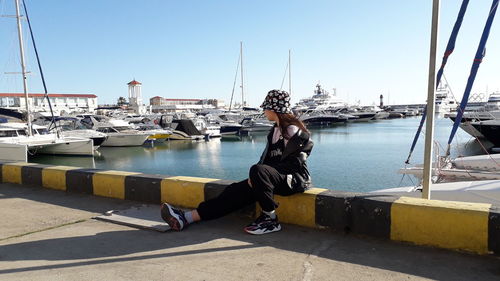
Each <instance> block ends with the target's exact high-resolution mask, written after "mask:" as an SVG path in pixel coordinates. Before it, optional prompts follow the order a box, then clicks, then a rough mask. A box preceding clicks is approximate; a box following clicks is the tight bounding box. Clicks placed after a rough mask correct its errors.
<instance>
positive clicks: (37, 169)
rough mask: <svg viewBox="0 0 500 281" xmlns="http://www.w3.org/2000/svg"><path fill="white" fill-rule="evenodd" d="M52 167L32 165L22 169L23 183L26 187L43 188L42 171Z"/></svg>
mask: <svg viewBox="0 0 500 281" xmlns="http://www.w3.org/2000/svg"><path fill="white" fill-rule="evenodd" d="M49 167H53V166H51V165H30V166H22V167H21V182H22V183H23V184H26V185H35V186H39V187H42V171H43V169H44V168H49Z"/></svg>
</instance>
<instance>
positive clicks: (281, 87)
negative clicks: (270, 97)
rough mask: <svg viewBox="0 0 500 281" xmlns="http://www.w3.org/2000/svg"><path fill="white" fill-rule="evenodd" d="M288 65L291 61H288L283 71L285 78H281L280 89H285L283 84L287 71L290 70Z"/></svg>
mask: <svg viewBox="0 0 500 281" xmlns="http://www.w3.org/2000/svg"><path fill="white" fill-rule="evenodd" d="M288 65H289V62H288V61H287V62H286V67H285V73H283V79H282V80H281V86H280V91H281V89H283V84H285V78H286V73H287V71H288Z"/></svg>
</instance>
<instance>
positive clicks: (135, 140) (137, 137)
mask: <svg viewBox="0 0 500 281" xmlns="http://www.w3.org/2000/svg"><path fill="white" fill-rule="evenodd" d="M80 122H81V123H82V124H84V125H86V126H87V127H88V128H92V129H94V130H96V131H98V132H101V133H105V134H106V135H107V136H108V138H107V139H106V140H105V141H104V142H103V143H102V145H101V146H140V145H142V144H144V142H145V141H146V139H147V138H148V137H149V136H151V135H152V134H151V133H147V132H141V131H138V130H135V129H133V128H132V127H131V126H130V124H129V123H128V122H126V121H124V120H119V119H106V118H104V117H102V116H90V115H86V116H85V117H84V118H83V119H82V120H81V121H80Z"/></svg>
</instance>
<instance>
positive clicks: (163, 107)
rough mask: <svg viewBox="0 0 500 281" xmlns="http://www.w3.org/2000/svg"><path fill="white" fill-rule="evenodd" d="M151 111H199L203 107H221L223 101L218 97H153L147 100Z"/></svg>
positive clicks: (223, 104)
mask: <svg viewBox="0 0 500 281" xmlns="http://www.w3.org/2000/svg"><path fill="white" fill-rule="evenodd" d="M149 103H150V105H151V108H152V111H153V112H164V113H169V112H182V111H187V110H189V111H194V112H199V111H202V110H205V109H217V108H223V107H224V106H225V103H224V101H223V100H218V99H167V98H163V97H159V96H156V97H153V98H151V99H150V100H149Z"/></svg>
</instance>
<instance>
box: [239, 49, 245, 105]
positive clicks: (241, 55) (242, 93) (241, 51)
mask: <svg viewBox="0 0 500 281" xmlns="http://www.w3.org/2000/svg"><path fill="white" fill-rule="evenodd" d="M240 60H241V62H240V64H241V107H242V108H243V106H245V94H244V91H243V41H240Z"/></svg>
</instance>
